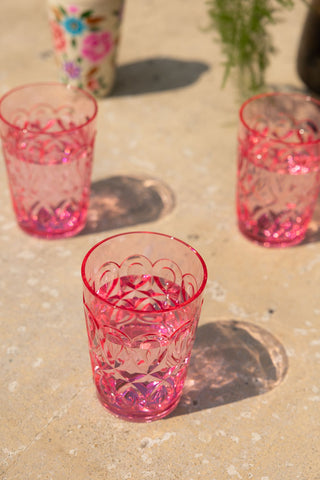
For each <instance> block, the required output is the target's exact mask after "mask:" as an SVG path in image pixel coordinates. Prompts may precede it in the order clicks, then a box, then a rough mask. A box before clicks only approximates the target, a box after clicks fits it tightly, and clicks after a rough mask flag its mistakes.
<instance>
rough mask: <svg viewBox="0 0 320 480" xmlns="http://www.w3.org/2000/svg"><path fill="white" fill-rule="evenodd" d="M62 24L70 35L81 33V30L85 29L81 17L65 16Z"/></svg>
mask: <svg viewBox="0 0 320 480" xmlns="http://www.w3.org/2000/svg"><path fill="white" fill-rule="evenodd" d="M62 25H63V26H64V28H65V29H66V30H67V32H69V33H71V35H81V34H82V32H83V31H84V30H85V29H86V25H85V23H84V22H83V21H82V19H81V18H76V17H67V18H65V19H64V20H63V22H62Z"/></svg>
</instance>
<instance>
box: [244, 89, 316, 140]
mask: <svg viewBox="0 0 320 480" xmlns="http://www.w3.org/2000/svg"><path fill="white" fill-rule="evenodd" d="M269 97H295V98H298V99H300V100H304V102H309V103H313V104H315V105H317V106H318V107H319V109H320V100H318V99H316V98H315V97H313V96H312V95H308V94H304V93H299V92H293V93H290V92H266V93H260V94H257V95H253V96H252V97H250V98H248V99H247V100H245V101H244V102H243V103H242V105H241V107H240V110H239V118H240V121H241V123H242V125H243V126H244V127H245V128H246V129H247V130H249V131H250V132H252V133H255V134H256V135H257V136H259V137H261V138H270V141H272V142H274V143H281V144H283V145H293V146H298V145H301V146H302V145H316V144H317V143H320V136H319V138H317V139H315V140H308V141H306V142H290V141H289V142H288V141H286V140H283V139H280V138H276V137H273V136H271V135H268V134H263V133H261V132H260V131H259V130H256V129H255V128H253V127H251V126H250V125H249V124H248V122H247V121H246V120H245V118H244V115H245V109H246V107H247V106H248V105H250V104H251V103H253V102H255V101H256V100H261V99H263V98H269Z"/></svg>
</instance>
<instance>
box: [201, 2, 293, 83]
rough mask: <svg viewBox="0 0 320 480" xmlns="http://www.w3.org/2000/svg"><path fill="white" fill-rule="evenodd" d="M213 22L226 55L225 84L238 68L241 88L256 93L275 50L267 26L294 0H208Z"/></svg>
mask: <svg viewBox="0 0 320 480" xmlns="http://www.w3.org/2000/svg"><path fill="white" fill-rule="evenodd" d="M207 4H208V5H209V10H208V13H209V17H210V25H209V29H210V30H212V29H214V30H215V31H216V32H217V33H218V35H219V37H220V38H219V41H220V43H221V47H222V53H223V55H224V57H225V58H226V61H225V69H224V76H223V81H222V86H224V85H225V84H226V82H227V80H228V78H229V76H230V74H231V71H232V70H235V73H236V75H237V80H238V82H239V87H240V90H241V91H244V90H245V89H249V90H250V91H253V92H256V91H259V90H261V89H262V88H263V86H264V84H265V72H266V68H267V67H268V65H269V63H270V55H271V54H272V53H274V52H275V47H274V45H273V42H272V36H271V34H270V32H269V31H268V27H269V26H270V25H273V24H275V23H277V22H278V21H279V19H280V18H279V12H280V10H281V9H283V8H286V9H290V8H292V7H293V5H294V1H293V0H208V1H207Z"/></svg>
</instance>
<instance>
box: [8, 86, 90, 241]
mask: <svg viewBox="0 0 320 480" xmlns="http://www.w3.org/2000/svg"><path fill="white" fill-rule="evenodd" d="M96 116H97V102H96V100H95V99H94V98H93V97H92V96H91V95H90V94H88V93H86V92H84V91H83V90H80V89H77V88H72V87H70V86H69V87H68V86H66V85H63V84H60V83H38V84H30V85H24V86H21V87H18V88H15V89H13V90H11V91H9V92H8V93H6V94H5V95H4V96H3V97H2V98H1V99H0V136H1V140H2V148H3V154H4V158H5V162H6V167H7V173H8V179H9V186H10V191H11V198H12V204H13V208H14V211H15V214H16V218H17V222H18V225H19V226H20V227H21V228H22V229H23V230H24V231H25V232H27V233H29V234H31V235H35V236H37V237H42V238H59V237H69V236H71V235H75V234H76V233H78V232H79V231H80V230H82V229H83V227H84V226H85V224H86V218H87V210H88V203H89V196H90V182H91V169H92V161H93V149H94V140H95V134H96Z"/></svg>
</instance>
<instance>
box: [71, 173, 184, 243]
mask: <svg viewBox="0 0 320 480" xmlns="http://www.w3.org/2000/svg"><path fill="white" fill-rule="evenodd" d="M174 205H175V198H174V194H173V192H172V191H171V190H170V189H169V187H168V186H167V185H165V184H164V183H162V182H160V181H159V180H156V179H154V178H150V177H128V176H121V175H119V176H115V177H110V178H106V179H103V180H99V181H97V182H93V183H92V185H91V197H90V205H89V211H88V220H87V225H86V227H85V229H84V230H82V232H80V234H79V235H86V234H89V233H98V232H103V231H106V230H112V229H115V228H122V227H128V226H132V225H136V224H139V223H146V222H152V221H154V220H158V219H159V218H161V217H163V216H164V215H166V214H168V213H169V212H171V211H172V210H173V208H174Z"/></svg>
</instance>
